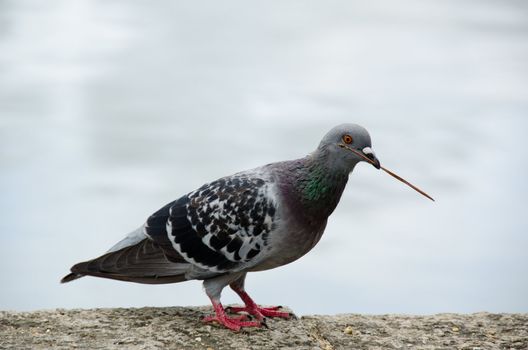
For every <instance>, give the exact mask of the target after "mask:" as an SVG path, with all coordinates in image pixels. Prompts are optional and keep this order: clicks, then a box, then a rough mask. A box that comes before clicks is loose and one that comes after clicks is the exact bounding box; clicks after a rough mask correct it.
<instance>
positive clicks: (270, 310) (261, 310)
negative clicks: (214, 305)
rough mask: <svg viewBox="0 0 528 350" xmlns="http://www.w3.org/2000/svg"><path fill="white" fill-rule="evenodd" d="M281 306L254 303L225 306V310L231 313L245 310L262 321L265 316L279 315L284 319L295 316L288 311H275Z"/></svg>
mask: <svg viewBox="0 0 528 350" xmlns="http://www.w3.org/2000/svg"><path fill="white" fill-rule="evenodd" d="M281 308H282V306H270V307H260V306H258V305H255V306H254V307H248V306H242V307H241V306H229V307H227V308H226V311H228V312H232V313H238V312H247V313H248V314H250V315H253V316H255V318H256V319H257V320H259V321H261V322H263V321H264V319H265V318H266V317H280V318H285V319H290V318H296V316H295V315H294V314H291V313H289V312H281V311H277V310H279V309H281Z"/></svg>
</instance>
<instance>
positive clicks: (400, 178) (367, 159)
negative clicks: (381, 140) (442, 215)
mask: <svg viewBox="0 0 528 350" xmlns="http://www.w3.org/2000/svg"><path fill="white" fill-rule="evenodd" d="M339 147H341V148H346V149H347V150H349V151H352V152H354V153H355V154H356V155H358V156H359V157H361V158H363V159H364V160H366V161H367V162H369V163H370V164H372V165H375V163H374V161H373V160H372V159H370V158H368V157H367V156H366V155H364V154H363V153H361V152H359V151H356V150H355V149H353V148H351V147H348V146H347V145H344V144H341V143H340V144H339ZM380 169H381V170H383V171H384V172H386V173H387V174H389V175H390V176H392V177H394V178H395V179H397V180H400V181H401V182H403V183H404V184H406V185H407V186H409V187H410V188H412V189H413V190H415V191H416V192H418V193H420V194H421V195H423V196H425V197H427V198H429V199H430V200H432V201H433V202H434V201H435V200H434V199H433V197H431V196H430V195H428V194H427V193H425V192H424V191H422V190H421V189H419V188H418V187H416V186H414V185H413V184H412V183H410V182H409V181H407V180H405V179H404V178H402V177H401V176H399V175H396V174H395V173H393V172H392V171H390V170H389V169H387V168H385V167H382V166H380Z"/></svg>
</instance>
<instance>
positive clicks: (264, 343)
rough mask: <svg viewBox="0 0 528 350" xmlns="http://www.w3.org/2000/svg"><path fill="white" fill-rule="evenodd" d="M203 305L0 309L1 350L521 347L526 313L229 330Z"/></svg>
mask: <svg viewBox="0 0 528 350" xmlns="http://www.w3.org/2000/svg"><path fill="white" fill-rule="evenodd" d="M210 312H211V308H208V307H166V308H150V307H148V308H139V309H93V310H62V309H57V310H49V311H33V312H10V311H0V348H2V349H50V348H52V349H201V350H207V349H209V350H210V349H214V350H222V349H328V350H329V349H467V350H480V349H528V314H490V313H477V314H471V315H463V314H438V315H432V316H406V315H377V316H367V315H356V314H343V315H335V316H305V317H302V318H300V319H298V320H278V319H273V320H270V321H269V322H268V326H269V329H265V328H260V329H247V330H244V331H242V332H239V333H233V332H231V331H228V330H226V329H223V328H220V327H217V326H213V325H203V324H201V322H200V317H201V316H203V315H204V314H207V313H210Z"/></svg>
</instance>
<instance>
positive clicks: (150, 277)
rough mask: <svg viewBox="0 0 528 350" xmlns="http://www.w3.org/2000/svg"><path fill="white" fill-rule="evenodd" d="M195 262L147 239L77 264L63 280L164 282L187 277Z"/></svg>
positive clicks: (180, 280)
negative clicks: (164, 249) (170, 252)
mask: <svg viewBox="0 0 528 350" xmlns="http://www.w3.org/2000/svg"><path fill="white" fill-rule="evenodd" d="M190 267H191V265H190V264H189V263H188V262H187V261H185V260H184V259H183V258H182V257H180V256H172V255H171V256H168V255H166V254H165V253H164V251H163V250H162V248H161V246H160V245H158V244H157V243H155V242H153V241H151V240H150V239H144V240H142V241H140V242H138V243H136V244H133V245H130V246H128V247H124V248H122V249H119V250H116V251H113V252H109V253H106V254H104V255H102V256H100V257H98V258H96V259H93V260H89V261H85V262H81V263H78V264H76V265H74V266H73V267H72V268H71V273H70V274H69V275H66V276H65V277H64V278H63V279H62V280H61V283H66V282H71V281H73V280H76V279H78V278H81V277H83V276H95V277H103V278H110V279H115V280H121V281H129V282H137V283H147V284H162V283H175V282H182V281H185V280H187V278H186V276H185V275H186V273H187V271H188V270H189V269H190Z"/></svg>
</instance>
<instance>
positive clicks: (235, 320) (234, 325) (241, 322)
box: [202, 303, 262, 332]
mask: <svg viewBox="0 0 528 350" xmlns="http://www.w3.org/2000/svg"><path fill="white" fill-rule="evenodd" d="M213 307H214V310H215V315H211V316H205V317H204V318H203V319H202V322H204V323H209V322H218V323H219V324H221V325H223V326H225V327H226V328H228V329H230V330H232V331H235V332H238V331H239V330H240V329H241V328H242V327H260V326H262V323H261V322H259V321H247V316H246V315H240V316H238V317H227V315H226V313H225V310H224V307H223V306H222V304H220V303H218V304H217V303H213Z"/></svg>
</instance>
